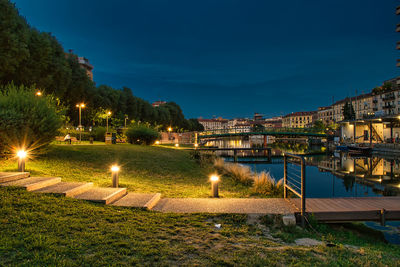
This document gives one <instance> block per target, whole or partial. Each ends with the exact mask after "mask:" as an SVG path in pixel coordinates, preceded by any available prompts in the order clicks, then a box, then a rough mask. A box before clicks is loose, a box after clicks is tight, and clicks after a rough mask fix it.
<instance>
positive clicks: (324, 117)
mask: <svg viewBox="0 0 400 267" xmlns="http://www.w3.org/2000/svg"><path fill="white" fill-rule="evenodd" d="M317 119H318V120H320V121H322V122H323V123H324V124H326V125H329V124H332V122H333V108H332V106H328V107H319V108H318V111H317Z"/></svg>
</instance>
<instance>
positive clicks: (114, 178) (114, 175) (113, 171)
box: [111, 165, 120, 188]
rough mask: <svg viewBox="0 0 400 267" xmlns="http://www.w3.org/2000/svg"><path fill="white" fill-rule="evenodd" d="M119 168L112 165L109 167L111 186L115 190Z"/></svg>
mask: <svg viewBox="0 0 400 267" xmlns="http://www.w3.org/2000/svg"><path fill="white" fill-rule="evenodd" d="M119 170H120V168H119V166H118V165H112V166H111V178H112V186H113V187H115V188H117V187H118V183H119Z"/></svg>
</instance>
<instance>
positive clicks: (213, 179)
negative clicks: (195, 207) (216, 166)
mask: <svg viewBox="0 0 400 267" xmlns="http://www.w3.org/2000/svg"><path fill="white" fill-rule="evenodd" d="M210 181H211V195H212V197H219V195H218V183H219V177H218V176H217V175H211V177H210Z"/></svg>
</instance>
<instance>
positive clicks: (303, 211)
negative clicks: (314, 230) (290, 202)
mask: <svg viewBox="0 0 400 267" xmlns="http://www.w3.org/2000/svg"><path fill="white" fill-rule="evenodd" d="M305 216H306V164H305V160H304V158H301V227H303V228H304V227H305Z"/></svg>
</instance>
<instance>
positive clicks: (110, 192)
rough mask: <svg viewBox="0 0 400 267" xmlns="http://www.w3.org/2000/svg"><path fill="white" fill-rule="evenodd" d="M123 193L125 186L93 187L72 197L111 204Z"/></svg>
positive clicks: (123, 194) (124, 193) (124, 192)
mask: <svg viewBox="0 0 400 267" xmlns="http://www.w3.org/2000/svg"><path fill="white" fill-rule="evenodd" d="M125 195H126V188H112V187H95V188H91V189H89V190H87V191H86V192H83V193H81V194H78V195H75V196H73V197H74V198H77V199H83V200H89V201H92V202H99V203H103V204H111V203H113V202H114V201H116V200H118V199H120V198H121V197H123V196H125Z"/></svg>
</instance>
